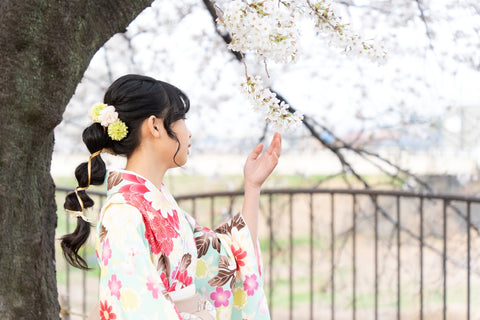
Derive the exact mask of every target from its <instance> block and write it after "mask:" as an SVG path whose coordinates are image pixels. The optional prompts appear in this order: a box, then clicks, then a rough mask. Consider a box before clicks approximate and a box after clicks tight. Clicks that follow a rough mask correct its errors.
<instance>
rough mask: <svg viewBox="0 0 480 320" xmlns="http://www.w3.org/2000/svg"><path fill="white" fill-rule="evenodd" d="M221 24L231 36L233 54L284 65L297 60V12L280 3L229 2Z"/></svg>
mask: <svg viewBox="0 0 480 320" xmlns="http://www.w3.org/2000/svg"><path fill="white" fill-rule="evenodd" d="M218 22H219V24H220V25H221V26H223V27H224V28H225V30H226V31H228V32H229V33H230V35H231V36H232V41H231V42H230V44H229V48H230V49H232V50H233V51H238V52H244V53H247V52H254V53H256V54H258V55H259V56H262V57H265V58H267V59H272V60H273V61H275V62H282V63H288V62H290V61H292V60H294V59H295V54H296V53H297V41H298V36H299V30H298V29H297V28H296V26H295V11H291V10H289V9H288V7H286V6H285V5H279V2H278V0H264V1H253V2H246V1H242V0H232V1H229V2H228V3H227V4H226V7H225V8H224V12H223V16H222V17H219V19H218Z"/></svg>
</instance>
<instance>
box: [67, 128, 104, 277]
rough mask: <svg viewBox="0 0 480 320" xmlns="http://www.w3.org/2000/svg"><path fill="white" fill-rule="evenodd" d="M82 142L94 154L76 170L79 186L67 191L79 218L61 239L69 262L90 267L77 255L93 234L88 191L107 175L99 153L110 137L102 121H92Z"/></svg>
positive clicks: (71, 205) (90, 202) (83, 267)
mask: <svg viewBox="0 0 480 320" xmlns="http://www.w3.org/2000/svg"><path fill="white" fill-rule="evenodd" d="M82 136H83V142H84V143H85V145H86V146H87V148H88V150H89V151H90V153H91V156H90V158H89V160H88V162H83V163H81V164H80V165H79V166H78V167H77V168H76V169H75V178H76V179H77V182H78V187H77V188H76V189H75V191H72V192H70V193H69V194H67V196H66V198H65V203H64V204H63V207H64V208H65V209H66V211H67V212H70V213H73V214H74V216H75V217H77V227H76V228H75V230H74V231H73V232H72V233H70V234H66V235H64V236H63V237H62V238H61V247H62V250H63V255H64V257H65V259H66V260H67V262H68V263H69V264H71V265H72V266H74V267H77V268H80V269H84V270H87V269H88V264H87V262H86V261H85V260H84V259H83V258H82V257H81V256H80V255H79V254H78V251H79V250H80V248H81V247H82V245H83V244H84V243H85V242H86V241H87V239H88V237H89V235H90V227H91V223H90V222H89V221H88V219H87V218H86V217H85V215H84V214H83V212H84V210H85V209H88V208H90V207H92V206H93V204H94V201H93V200H92V198H90V197H89V196H88V194H87V192H86V190H87V189H88V187H89V186H90V185H91V184H93V185H100V184H102V183H103V181H104V179H105V175H106V167H105V162H104V161H103V160H102V158H101V156H100V153H101V152H102V150H103V149H104V148H109V147H110V146H109V141H111V140H109V138H108V135H107V134H106V133H105V130H104V129H103V127H102V126H101V125H100V124H99V123H93V124H92V125H91V126H89V127H87V128H86V129H85V130H84V131H83V135H82Z"/></svg>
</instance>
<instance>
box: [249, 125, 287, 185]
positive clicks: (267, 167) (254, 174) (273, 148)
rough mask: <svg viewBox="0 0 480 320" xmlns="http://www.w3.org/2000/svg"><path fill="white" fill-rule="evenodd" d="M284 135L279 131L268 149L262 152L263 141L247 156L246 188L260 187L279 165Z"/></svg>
mask: <svg viewBox="0 0 480 320" xmlns="http://www.w3.org/2000/svg"><path fill="white" fill-rule="evenodd" d="M281 144H282V137H281V136H280V134H279V133H278V132H277V133H275V134H274V136H273V139H272V142H271V143H270V146H269V147H268V149H267V150H266V151H265V152H264V153H263V154H262V155H260V154H261V153H262V150H263V143H260V144H259V145H258V146H257V147H256V148H255V149H253V151H252V153H250V155H249V156H248V158H247V161H246V162H245V167H244V169H243V173H244V176H245V188H247V187H249V188H260V187H261V186H262V184H263V183H264V182H265V180H266V179H267V178H268V176H270V174H271V173H272V171H273V169H275V167H276V166H277V163H278V157H280V151H281Z"/></svg>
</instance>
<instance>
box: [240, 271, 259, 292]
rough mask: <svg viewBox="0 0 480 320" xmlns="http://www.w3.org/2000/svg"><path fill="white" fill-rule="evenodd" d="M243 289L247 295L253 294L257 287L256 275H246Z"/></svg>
mask: <svg viewBox="0 0 480 320" xmlns="http://www.w3.org/2000/svg"><path fill="white" fill-rule="evenodd" d="M243 289H244V290H245V291H246V292H247V295H249V296H253V294H254V293H255V290H257V289H258V282H257V276H256V275H254V274H252V275H251V276H246V277H245V282H244V283H243Z"/></svg>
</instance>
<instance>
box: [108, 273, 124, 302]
mask: <svg viewBox="0 0 480 320" xmlns="http://www.w3.org/2000/svg"><path fill="white" fill-rule="evenodd" d="M108 288H109V289H110V293H111V294H112V296H115V297H117V299H118V300H120V289H121V288H122V282H121V281H120V280H117V276H116V275H113V276H112V277H111V278H110V280H108Z"/></svg>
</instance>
